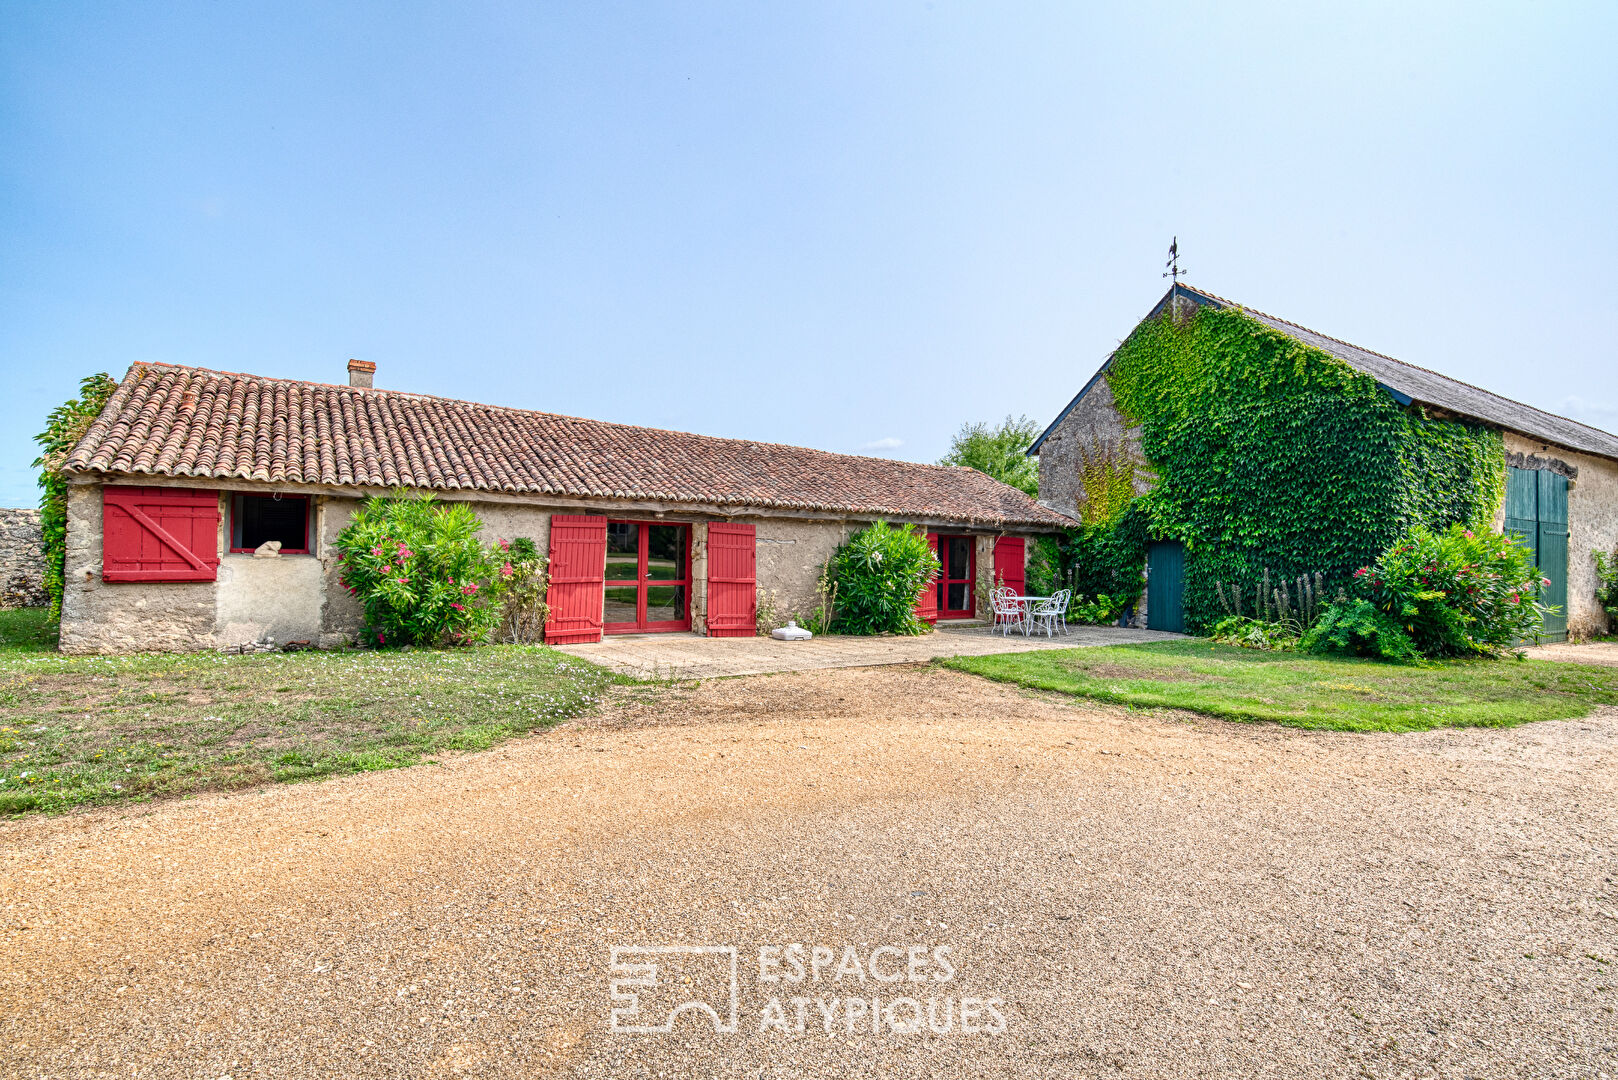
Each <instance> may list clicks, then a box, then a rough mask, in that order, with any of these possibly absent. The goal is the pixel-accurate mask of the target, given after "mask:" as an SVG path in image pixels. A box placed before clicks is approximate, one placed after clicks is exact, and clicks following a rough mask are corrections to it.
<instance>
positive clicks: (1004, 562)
mask: <svg viewBox="0 0 1618 1080" xmlns="http://www.w3.org/2000/svg"><path fill="white" fill-rule="evenodd" d="M994 583H995V584H996V585H1004V586H1006V587H1007V588H1010V589H1016V590H1017V595H1018V596H1021V595H1023V594H1024V593H1025V592H1026V591H1027V589H1028V565H1027V562H1026V561H1025V559H1024V556H1023V539H1022V537H1020V536H1002V537H1001V538H1000V539H998V540H996V541H995V542H994Z"/></svg>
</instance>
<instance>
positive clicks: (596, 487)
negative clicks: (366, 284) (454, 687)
mask: <svg viewBox="0 0 1618 1080" xmlns="http://www.w3.org/2000/svg"><path fill="white" fill-rule="evenodd" d="M374 372H375V365H374V364H370V363H366V362H362V361H350V362H349V384H348V385H346V386H341V385H328V384H322V383H312V382H299V381H294V380H288V379H272V378H263V377H260V376H255V375H241V374H234V373H230V372H222V371H210V370H205V369H201V368H193V367H179V366H168V365H160V364H137V365H135V366H134V367H132V368H130V370H129V372H128V374H127V375H126V376H125V377H124V379H123V380H122V382H121V383H120V385H119V387H118V390H117V391H116V392H115V393H114V394H113V396H112V397H111V399H110V400H109V401H108V402H107V405H106V407H105V409H103V410H102V412H101V414H100V415H99V416H98V417H97V419H96V420H95V422H94V423H93V424H92V425H91V427H90V428H89V430H88V431H87V433H86V434H85V436H84V438H83V439H82V440H81V441H80V443H79V445H78V446H77V447H75V448H74V450H73V452H72V453H71V454H70V455H69V457H68V459H67V462H66V466H65V471H66V473H67V475H68V478H69V483H70V489H69V499H68V536H67V565H66V587H65V593H64V596H63V603H62V636H61V643H62V649H63V650H64V651H67V652H77V653H93V652H128V651H170V650H194V649H210V648H229V647H232V646H236V645H241V644H245V643H250V642H254V641H258V640H261V639H262V638H264V637H266V636H267V637H268V638H270V639H271V640H273V641H275V642H277V643H282V644H284V643H287V642H294V641H307V642H309V643H311V644H312V645H318V646H335V645H339V644H342V643H346V642H349V641H351V640H353V639H354V638H355V636H356V635H357V634H358V633H359V632H360V631H361V629H362V621H363V613H362V611H361V609H360V607H359V605H358V604H357V602H356V601H355V600H353V599H352V598H351V597H350V596H349V594H348V592H347V591H346V590H345V589H344V588H343V587H342V586H341V585H339V583H338V570H337V565H336V561H335V558H334V552H333V548H332V543H333V539H334V538H335V537H336V535H337V534H338V532H340V531H341V530H342V528H343V526H344V525H345V524H346V523H347V522H348V521H349V520H350V518H351V516H352V515H353V514H354V512H355V510H356V509H357V508H358V507H359V505H360V503H361V500H363V499H365V498H367V497H369V496H372V495H379V494H387V493H389V492H391V491H393V490H395V489H398V488H410V489H418V490H427V491H431V492H434V493H435V494H437V495H438V496H439V497H441V498H443V499H446V500H465V501H467V502H470V503H471V504H472V505H473V506H474V507H475V508H476V511H477V513H478V515H479V517H480V518H481V520H482V521H483V523H484V532H485V536H486V538H487V539H489V540H493V539H495V538H505V539H515V538H517V537H529V538H532V539H533V540H534V541H535V543H536V544H537V545H538V547H539V549H540V550H541V551H548V552H549V555H550V574H551V586H550V594H549V601H550V604H551V608H552V612H551V617H550V621H549V624H548V625H547V627H546V639H547V640H548V641H552V642H581V641H594V640H597V639H599V638H600V637H601V635H602V634H617V633H655V632H681V631H684V632H695V633H698V634H707V635H713V636H727V635H729V636H736V635H751V634H753V633H755V630H756V613H757V606H756V599H757V595H758V593H759V592H760V591H768V592H769V593H771V594H772V596H773V598H774V600H775V603H776V605H777V607H778V609H779V610H780V611H782V612H783V613H786V612H794V611H796V612H799V613H807V612H808V611H809V610H811V609H812V608H813V607H814V605H815V602H816V600H815V592H816V585H817V582H818V580H819V575H820V571H821V567H822V565H823V564H824V563H825V561H826V559H827V558H828V556H830V555H831V554H832V552H833V551H834V549H835V548H836V547H837V546H838V545H839V544H840V543H842V542H843V541H844V540H845V539H846V538H847V537H848V536H849V534H850V533H852V532H854V531H856V530H857V529H859V528H861V527H862V526H864V525H865V524H867V523H869V522H871V521H873V520H875V519H878V518H882V519H886V520H888V521H891V522H909V523H913V524H916V525H918V526H922V527H924V528H926V529H927V531H928V533H929V536H930V538H931V540H932V542H933V543H934V545H935V546H936V549H937V551H938V555H939V559H940V562H941V564H942V574H941V577H940V580H939V581H938V583H937V586H936V589H935V590H929V592H928V593H927V595H926V596H925V597H924V599H923V603H922V606H921V609H920V614H922V616H923V617H924V618H927V619H929V620H930V621H934V620H940V619H944V620H947V619H970V618H973V617H977V616H982V615H985V614H987V613H986V612H983V611H981V610H980V609H979V604H980V597H982V596H983V595H984V594H985V592H986V590H985V588H984V586H985V585H986V584H987V583H988V582H990V581H992V580H994V579H996V578H998V579H1001V580H1004V581H1006V582H1008V583H1010V584H1011V585H1012V586H1013V587H1016V588H1018V589H1019V591H1020V590H1021V586H1022V582H1023V580H1024V575H1025V572H1026V570H1025V568H1026V560H1027V546H1028V545H1027V543H1026V541H1027V540H1028V539H1029V538H1031V537H1033V536H1037V535H1040V534H1047V533H1054V532H1059V531H1060V530H1061V529H1062V528H1063V527H1064V526H1067V525H1070V524H1072V522H1071V521H1069V519H1067V518H1066V517H1064V516H1063V515H1062V514H1060V513H1058V512H1057V511H1054V510H1051V509H1049V508H1047V507H1044V506H1040V505H1038V504H1037V503H1035V502H1034V501H1033V500H1032V499H1030V498H1028V496H1026V495H1025V494H1023V493H1022V492H1020V491H1018V490H1016V489H1014V488H1011V487H1009V486H1007V485H1005V484H1001V483H999V482H998V481H996V480H993V479H991V478H990V477H988V476H986V475H984V474H982V473H980V472H977V471H975V470H972V469H964V468H951V467H944V466H937V465H920V464H915V463H911V462H904V461H892V460H887V459H881V458H870V457H858V456H853V455H847V454H834V453H827V452H824V451H820V450H810V449H804V448H801V447H794V446H780V445H774V444H769V443H757V442H748V441H745V440H740V439H722V438H711V437H708V436H702V435H690V434H686V433H683V432H677V431H662V430H656V429H652V428H645V427H632V426H628V425H624V424H613V423H606V422H602V421H598V420H583V419H578V418H576V417H570V416H559V415H554V414H551V413H541V412H530V411H527V410H523V409H511V408H500V407H496V406H490V405H478V404H473V403H471V402H466V401H456V400H449V399H445V398H438V397H428V396H425V395H421V394H409V393H402V392H399V391H393V390H383V389H377V388H375V387H373V386H372V381H373V376H374ZM272 540H273V541H278V542H279V543H280V545H281V546H280V550H279V554H278V555H276V556H274V557H264V556H263V555H260V556H259V557H255V554H254V553H255V550H257V549H259V548H260V547H261V546H262V545H265V544H266V542H267V541H272Z"/></svg>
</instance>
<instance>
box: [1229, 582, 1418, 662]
mask: <svg viewBox="0 0 1618 1080" xmlns="http://www.w3.org/2000/svg"><path fill="white" fill-rule="evenodd" d="M1221 625H1223V624H1221ZM1298 646H1299V647H1300V648H1302V649H1306V650H1308V651H1309V652H1319V653H1336V654H1337V655H1339V656H1369V657H1371V658H1372V659H1375V660H1391V661H1393V662H1395V663H1401V664H1402V663H1409V662H1411V661H1414V660H1419V659H1421V654H1420V653H1418V652H1417V651H1416V644H1415V642H1413V641H1411V640H1410V635H1409V634H1407V633H1406V632H1405V629H1404V627H1402V626H1400V625H1399V624H1398V623H1397V622H1395V621H1394V619H1393V616H1391V615H1386V614H1384V613H1382V612H1380V611H1378V610H1377V609H1376V605H1375V604H1373V603H1371V602H1370V601H1369V600H1367V599H1365V598H1364V597H1362V596H1354V597H1344V598H1343V599H1340V600H1336V601H1334V602H1333V603H1332V604H1331V605H1330V606H1329V607H1327V608H1326V612H1325V614H1324V615H1322V616H1321V617H1320V621H1319V622H1317V623H1315V625H1314V626H1312V627H1310V628H1309V630H1308V631H1307V632H1305V633H1304V635H1303V638H1302V639H1301V640H1300V641H1299V642H1298Z"/></svg>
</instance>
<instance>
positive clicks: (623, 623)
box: [602, 521, 691, 634]
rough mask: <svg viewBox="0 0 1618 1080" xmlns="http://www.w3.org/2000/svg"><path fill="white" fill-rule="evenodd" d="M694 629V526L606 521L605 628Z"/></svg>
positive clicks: (628, 631) (638, 630)
mask: <svg viewBox="0 0 1618 1080" xmlns="http://www.w3.org/2000/svg"><path fill="white" fill-rule="evenodd" d="M689 629H691V526H689V525H671V524H665V523H664V522H661V521H609V522H607V582H606V596H605V611H604V615H603V618H602V630H603V631H605V632H606V633H609V634H649V633H656V632H659V631H669V630H689Z"/></svg>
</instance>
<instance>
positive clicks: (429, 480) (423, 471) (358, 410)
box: [66, 364, 1072, 528]
mask: <svg viewBox="0 0 1618 1080" xmlns="http://www.w3.org/2000/svg"><path fill="white" fill-rule="evenodd" d="M66 467H67V469H68V470H70V471H74V472H83V473H102V474H107V475H122V476H174V477H203V478H209V479H216V480H242V481H258V482H261V483H269V484H320V485H337V486H362V487H371V488H377V487H384V488H391V487H400V486H402V487H413V488H426V489H432V490H437V491H490V492H506V493H510V494H531V495H555V496H562V497H594V498H611V499H636V500H652V501H658V502H669V503H696V504H709V505H719V506H732V507H737V508H744V507H760V508H773V509H789V510H807V511H816V512H833V513H848V514H852V515H857V516H873V517H874V516H885V517H889V518H893V519H895V520H901V521H903V520H911V519H919V520H937V521H946V522H960V523H962V524H968V523H969V524H973V525H986V526H996V527H1006V526H1032V527H1036V528H1060V527H1062V526H1064V525H1070V524H1072V522H1071V521H1069V520H1068V519H1067V518H1065V517H1063V516H1062V515H1061V514H1058V513H1056V512H1055V511H1053V510H1049V509H1047V508H1045V507H1043V506H1040V505H1039V504H1037V503H1036V502H1034V501H1033V500H1032V499H1030V498H1029V497H1028V496H1026V495H1024V494H1023V493H1022V492H1020V491H1018V490H1016V489H1015V488H1012V487H1009V486H1007V485H1005V484H1002V483H1000V482H999V481H997V480H993V479H991V478H990V477H988V476H985V475H984V474H983V473H980V472H978V471H976V470H975V469H962V468H952V467H947V466H942V465H919V464H916V463H914V462H908V461H892V460H889V459H886V458H870V457H857V456H854V455H851V454H833V453H828V452H826V451H824V450H809V449H805V448H803V447H797V446H781V445H777V444H775V443H758V442H748V441H746V440H742V439H720V438H713V437H711V436H706V435H689V434H686V433H684V432H679V431H662V430H659V429H657V428H644V427H631V426H629V425H627V424H609V423H605V422H603V421H600V420H581V419H579V418H577V417H572V416H559V415H556V414H554V413H541V412H529V411H527V410H524V409H507V408H499V407H496V406H492V405H477V404H474V403H472V402H468V401H455V400H452V399H449V398H437V397H428V396H425V395H421V394H406V393H400V392H398V391H391V390H366V389H357V388H353V387H348V386H333V385H328V384H324V383H310V382H296V381H293V380H289V379H267V378H261V377H259V376H256V375H239V374H235V373H232V372H224V371H210V370H207V369H205V368H193V367H179V366H171V365H160V364H137V365H135V366H134V367H131V368H130V369H129V373H128V374H127V375H126V376H125V377H124V380H123V382H122V383H121V384H120V385H119V387H118V390H117V391H116V392H115V393H114V394H113V396H112V398H111V400H109V401H108V402H107V407H106V408H105V409H103V410H102V412H101V415H100V416H98V417H97V418H96V421H95V423H94V424H92V425H91V426H90V430H89V431H88V432H86V433H85V436H84V438H83V439H81V440H80V441H79V444H78V446H76V447H74V449H73V452H72V453H71V454H70V455H69V456H68V459H67V463H66Z"/></svg>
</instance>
